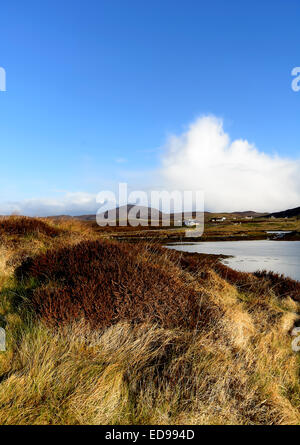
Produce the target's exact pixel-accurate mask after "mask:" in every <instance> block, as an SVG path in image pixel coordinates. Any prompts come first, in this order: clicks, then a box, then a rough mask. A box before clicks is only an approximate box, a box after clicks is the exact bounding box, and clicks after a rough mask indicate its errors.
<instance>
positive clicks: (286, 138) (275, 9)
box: [0, 0, 300, 211]
mask: <svg viewBox="0 0 300 445" xmlns="http://www.w3.org/2000/svg"><path fill="white" fill-rule="evenodd" d="M0 12H1V14H0V67H3V68H5V70H6V74H7V91H6V92H0V150H1V166H2V169H1V176H0V204H2V205H4V203H7V202H15V203H16V202H18V203H19V202H20V203H21V202H23V201H24V200H30V199H40V200H42V199H48V200H49V199H53V200H59V199H63V197H64V196H65V195H66V193H67V194H68V193H69V194H71V195H72V194H76V193H86V194H95V193H97V192H99V191H100V190H101V189H103V187H104V188H108V187H111V186H112V184H114V183H116V182H117V181H119V180H128V181H130V180H131V181H132V182H133V183H134V185H135V184H138V185H139V186H140V187H141V186H143V177H145V178H146V177H147V179H145V181H146V182H147V186H149V172H150V178H151V172H156V171H158V170H159V169H160V168H161V165H162V160H161V157H162V156H163V155H162V149H161V147H163V146H165V145H166V141H167V140H168V137H169V136H170V135H174V134H175V135H177V136H178V135H181V134H182V133H184V132H185V131H188V130H187V129H188V128H189V127H188V126H189V125H190V124H191V123H192V122H195V120H196V119H197V118H198V117H199V116H204V115H213V116H216V117H218V118H220V119H222V120H223V128H224V131H225V132H226V133H228V134H229V135H230V138H231V139H232V140H237V139H240V138H242V139H245V140H247V141H249V143H253V144H255V146H256V147H257V148H258V150H259V151H260V152H264V153H266V154H267V155H270V156H273V155H274V154H277V155H278V156H279V157H281V158H285V157H288V158H290V159H291V160H292V161H293V160H295V162H298V160H299V157H300V132H299V120H300V93H295V92H293V91H292V89H291V81H292V77H291V70H292V68H293V67H295V66H300V55H299V40H300V31H299V20H300V3H299V1H297V0H289V2H285V1H282V0H260V1H256V0H251V1H243V2H241V1H238V0H226V1H225V0H223V1H221V0H217V1H214V2H210V1H201V0H185V1H183V0H180V1H179V0H159V1H158V0H151V1H150V0H149V1H144V0H85V1H83V0H64V1H57V0H51V1H50V0H44V1H43V2H41V1H39V0H27V1H26V2H25V1H24V0H19V1H16V0H11V1H9V2H3V3H2V4H1V11H0ZM207 149H209V148H207ZM187 174H188V172H187ZM299 176H300V175H299ZM154 177H155V178H157V176H156V175H155V174H154V175H153V178H154ZM158 181H160V180H159V179H158ZM150 183H151V179H150ZM145 186H146V184H145ZM295 187H296V186H295ZM295 187H294V188H295ZM297 187H298V185H297ZM298 191H299V190H298V189H297V190H294V189H293V192H295V196H296V198H297V193H298ZM298 196H299V195H298ZM293 202H294V201H293ZM237 204H238V202H237ZM249 204H250V201H249ZM280 204H281V203H278V207H280ZM299 205H300V199H299ZM274 206H275V207H276V205H275V204H274ZM0 210H1V205H0ZM79 210H80V209H79ZM83 210H84V209H83ZM220 210H221V209H220ZM49 211H50V210H49Z"/></svg>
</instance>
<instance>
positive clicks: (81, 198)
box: [0, 192, 99, 216]
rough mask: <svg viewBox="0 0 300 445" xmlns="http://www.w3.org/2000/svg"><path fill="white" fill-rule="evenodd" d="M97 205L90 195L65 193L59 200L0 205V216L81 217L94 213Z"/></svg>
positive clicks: (41, 199)
mask: <svg viewBox="0 0 300 445" xmlns="http://www.w3.org/2000/svg"><path fill="white" fill-rule="evenodd" d="M98 208H99V204H97V203H96V195H93V194H90V193H83V192H77V193H65V194H64V196H63V197H62V198H60V199H50V198H40V199H28V200H24V201H21V202H7V203H4V204H0V214H2V215H3V214H4V215H7V214H11V213H18V214H22V215H28V216H49V215H82V214H90V213H96V211H97V209H98Z"/></svg>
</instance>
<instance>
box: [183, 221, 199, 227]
mask: <svg viewBox="0 0 300 445" xmlns="http://www.w3.org/2000/svg"><path fill="white" fill-rule="evenodd" d="M184 225H185V226H186V227H195V226H199V225H200V223H199V222H198V221H197V220H196V219H185V220H184Z"/></svg>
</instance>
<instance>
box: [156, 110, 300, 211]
mask: <svg viewBox="0 0 300 445" xmlns="http://www.w3.org/2000/svg"><path fill="white" fill-rule="evenodd" d="M160 175H161V178H162V181H163V183H164V185H165V187H166V188H169V189H179V190H203V191H204V193H205V206H206V209H207V210H211V211H235V210H240V211H243V210H255V211H262V212H264V211H276V210H284V209H287V208H292V207H298V206H299V205H300V161H299V160H291V159H285V158H282V157H279V156H277V155H274V156H272V155H268V154H266V153H263V152H262V151H259V150H258V149H257V148H256V147H255V146H254V145H253V144H251V143H249V142H248V141H246V140H242V139H238V140H234V141H231V140H230V137H229V135H228V134H226V133H225V132H224V129H223V122H222V120H221V119H217V118H216V117H214V116H204V117H201V118H199V119H197V120H196V121H195V122H194V123H192V124H191V125H190V126H189V128H188V130H187V131H186V132H185V133H183V134H181V135H179V136H171V137H170V138H169V139H168V141H167V144H166V146H165V149H164V154H163V158H162V167H161V169H160Z"/></svg>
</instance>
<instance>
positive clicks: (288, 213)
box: [267, 207, 300, 218]
mask: <svg viewBox="0 0 300 445" xmlns="http://www.w3.org/2000/svg"><path fill="white" fill-rule="evenodd" d="M295 216H296V217H300V207H296V208H295V209H288V210H284V211H282V212H275V213H269V215H268V216H267V218H272V217H273V218H293V217H295Z"/></svg>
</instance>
